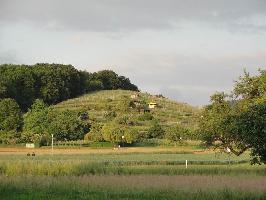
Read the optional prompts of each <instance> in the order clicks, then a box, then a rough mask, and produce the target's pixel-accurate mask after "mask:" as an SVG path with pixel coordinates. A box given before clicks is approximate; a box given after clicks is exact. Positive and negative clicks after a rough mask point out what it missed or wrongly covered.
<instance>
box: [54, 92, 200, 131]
mask: <svg viewBox="0 0 266 200" xmlns="http://www.w3.org/2000/svg"><path fill="white" fill-rule="evenodd" d="M149 103H154V104H155V108H149V105H148V104H149ZM54 107H55V108H56V109H58V110H61V109H70V110H86V111H87V112H88V113H89V118H90V120H92V121H94V122H102V123H106V122H108V121H110V120H111V118H112V115H114V117H115V116H116V117H122V116H125V115H126V116H128V117H130V118H131V119H133V121H137V123H136V124H134V126H135V127H137V128H138V129H140V130H146V129H147V128H148V127H150V126H151V123H152V120H147V119H145V117H144V119H143V116H144V112H146V113H149V114H151V115H152V116H153V117H154V118H155V119H157V120H158V121H159V123H160V124H161V125H163V126H165V127H166V126H173V125H176V124H179V125H181V126H183V127H186V128H188V129H192V130H194V129H195V128H196V126H197V122H198V119H199V109H198V108H196V107H193V106H191V105H189V104H186V103H179V102H176V101H173V100H169V99H167V98H164V97H162V96H161V95H150V94H148V93H141V92H134V91H129V90H103V91H98V92H91V93H89V94H86V95H83V96H80V97H78V98H74V99H69V100H67V101H63V102H61V103H59V104H56V105H55V106H54Z"/></svg>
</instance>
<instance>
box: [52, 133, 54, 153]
mask: <svg viewBox="0 0 266 200" xmlns="http://www.w3.org/2000/svg"><path fill="white" fill-rule="evenodd" d="M52 155H54V134H52Z"/></svg>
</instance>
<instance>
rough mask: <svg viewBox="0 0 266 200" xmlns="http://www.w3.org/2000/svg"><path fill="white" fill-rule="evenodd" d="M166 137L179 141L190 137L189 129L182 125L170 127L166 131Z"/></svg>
mask: <svg viewBox="0 0 266 200" xmlns="http://www.w3.org/2000/svg"><path fill="white" fill-rule="evenodd" d="M164 138H165V139H168V140H170V141H172V142H178V141H181V140H182V139H190V138H189V131H188V129H186V128H184V127H182V126H180V125H176V126H171V127H168V128H167V129H166V131H165V136H164Z"/></svg>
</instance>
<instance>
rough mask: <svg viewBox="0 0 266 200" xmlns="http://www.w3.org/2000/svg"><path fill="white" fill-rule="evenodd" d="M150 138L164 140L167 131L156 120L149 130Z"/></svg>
mask: <svg viewBox="0 0 266 200" xmlns="http://www.w3.org/2000/svg"><path fill="white" fill-rule="evenodd" d="M148 134H149V138H163V137H164V134H165V131H164V129H163V128H162V126H161V125H160V124H159V122H158V121H157V120H154V121H153V123H152V126H151V127H150V128H149V130H148Z"/></svg>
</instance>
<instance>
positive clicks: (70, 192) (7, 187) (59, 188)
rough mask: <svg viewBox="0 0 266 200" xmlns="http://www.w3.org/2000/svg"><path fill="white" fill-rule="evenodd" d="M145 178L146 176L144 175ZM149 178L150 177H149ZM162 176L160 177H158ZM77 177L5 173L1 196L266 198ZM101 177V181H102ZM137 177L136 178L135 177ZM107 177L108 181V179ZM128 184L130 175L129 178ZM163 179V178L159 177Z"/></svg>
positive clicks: (231, 191)
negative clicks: (6, 175) (7, 176)
mask: <svg viewBox="0 0 266 200" xmlns="http://www.w3.org/2000/svg"><path fill="white" fill-rule="evenodd" d="M140 178H141V180H142V178H145V177H140ZM148 178H149V177H148ZM158 178H159V177H158ZM86 179H88V178H86V177H85V178H83V177H81V178H76V177H74V178H73V177H57V178H51V177H17V178H4V177H1V182H0V197H1V200H7V199H17V200H18V199H19V200H24V199H25V200H30V199H34V200H36V199H64V200H68V199H96V200H97V199H101V200H102V199H108V200H109V199H147V200H149V199H153V200H154V199H198V200H201V199H202V200H203V199H204V200H208V199H218V200H219V199H227V200H230V199H247V200H251V199H265V197H266V193H265V191H264V192H263V191H260V192H255V191H253V192H252V191H243V190H235V189H229V188H227V187H224V188H221V189H215V188H207V189H201V188H200V187H195V186H192V187H190V188H182V189H178V188H165V187H161V188H160V187H145V186H144V187H143V185H142V186H141V187H139V186H136V185H134V184H132V185H130V186H127V185H126V184H125V185H121V184H124V183H125V182H124V180H122V181H120V184H119V187H117V186H114V185H112V182H117V180H115V179H113V178H111V179H109V180H106V179H104V181H105V182H104V183H103V182H102V181H101V179H103V178H102V177H92V178H91V179H90V178H89V179H88V180H86ZM99 179H100V181H99ZM133 179H134V178H133ZM106 181H107V182H106ZM126 181H127V184H130V183H128V179H126ZM158 181H159V180H158Z"/></svg>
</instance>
